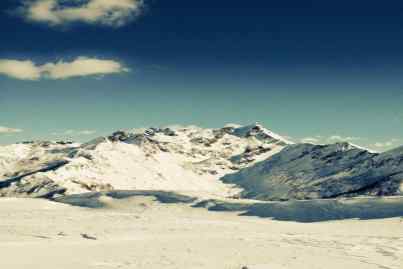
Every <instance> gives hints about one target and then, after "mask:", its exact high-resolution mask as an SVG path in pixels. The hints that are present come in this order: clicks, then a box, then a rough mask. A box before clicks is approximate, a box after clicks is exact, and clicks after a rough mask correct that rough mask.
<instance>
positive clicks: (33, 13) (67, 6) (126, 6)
mask: <svg viewBox="0 0 403 269" xmlns="http://www.w3.org/2000/svg"><path fill="white" fill-rule="evenodd" d="M143 7H144V1H143V0H88V1H82V0H30V1H23V5H22V7H21V8H19V10H18V13H19V14H20V15H21V16H22V17H23V18H24V19H26V20H27V21H32V22H40V23H45V24H48V25H50V26H60V25H66V24H71V23H76V22H79V23H87V24H93V25H95V24H99V25H105V26H112V27H119V26H123V25H125V24H127V23H128V22H130V21H132V20H133V19H135V18H137V17H138V16H140V15H141V14H142V11H143Z"/></svg>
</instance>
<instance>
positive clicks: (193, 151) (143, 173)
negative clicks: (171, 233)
mask: <svg viewBox="0 0 403 269" xmlns="http://www.w3.org/2000/svg"><path fill="white" fill-rule="evenodd" d="M288 144H291V142H290V141H287V140H286V139H284V138H282V137H281V136H279V135H277V134H274V133H273V132H271V131H269V130H267V129H265V128H264V127H262V126H261V125H259V124H252V125H249V126H237V125H227V126H225V127H223V128H220V129H203V128H199V127H194V126H189V127H180V126H177V127H170V128H149V129H142V130H132V131H128V132H124V131H118V132H115V133H114V134H112V135H111V136H109V137H100V138H97V139H95V140H92V141H90V142H88V143H85V144H82V145H77V144H65V143H27V144H16V145H10V146H5V147H0V181H1V179H3V180H4V179H8V178H9V177H15V176H20V177H21V179H20V178H18V182H16V183H12V184H11V185H10V186H9V187H8V188H7V191H4V190H3V191H1V189H0V195H2V193H3V195H7V196H10V195H12V193H16V192H17V193H18V190H19V189H21V188H22V187H23V189H24V192H25V190H27V188H29V191H30V194H35V193H37V192H39V189H36V186H37V185H38V184H39V183H38V184H36V183H35V184H34V186H33V185H32V182H45V183H46V184H47V185H46V184H42V185H41V184H39V185H40V186H39V187H41V188H43V185H45V186H46V187H47V186H49V184H48V183H49V182H52V183H55V184H57V185H59V186H61V187H63V188H65V192H66V194H73V193H83V192H88V191H105V190H113V189H126V190H169V191H182V192H195V193H197V194H198V195H201V194H204V195H213V196H214V195H218V196H221V197H222V196H226V197H227V196H232V195H236V194H237V193H239V192H240V191H241V190H240V189H239V188H236V187H235V186H233V185H231V184H224V183H222V182H221V181H220V180H219V179H220V178H221V177H222V176H224V175H226V174H228V173H231V172H234V171H237V170H239V169H242V168H244V167H248V166H250V165H252V164H254V163H256V162H258V161H262V160H265V159H267V158H268V157H270V156H272V155H273V154H275V153H278V152H279V151H280V150H282V149H283V148H284V147H285V146H286V145H288ZM60 160H64V161H66V163H67V164H65V165H62V166H61V167H57V168H56V169H54V168H53V166H54V162H55V161H60ZM51 165H53V166H51ZM47 167H49V170H47V169H46V168H47ZM39 170H40V171H39ZM35 171H39V172H35ZM25 175H26V176H25ZM51 187H52V188H50V189H49V192H50V193H53V192H54V188H53V187H54V186H53V185H51ZM46 190H47V189H46ZM40 192H41V195H46V191H43V190H41V191H40ZM31 196H35V195H31Z"/></svg>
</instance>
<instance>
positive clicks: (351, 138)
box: [327, 135, 362, 142]
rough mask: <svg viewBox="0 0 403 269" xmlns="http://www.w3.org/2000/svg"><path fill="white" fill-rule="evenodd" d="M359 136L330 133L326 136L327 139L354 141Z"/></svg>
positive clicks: (358, 138) (359, 138)
mask: <svg viewBox="0 0 403 269" xmlns="http://www.w3.org/2000/svg"><path fill="white" fill-rule="evenodd" d="M361 139H362V138H361V137H356V136H341V135H332V136H330V137H328V138H327V140H329V141H347V142H350V141H356V140H361Z"/></svg>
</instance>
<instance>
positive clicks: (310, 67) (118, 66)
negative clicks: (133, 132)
mask: <svg viewBox="0 0 403 269" xmlns="http://www.w3.org/2000/svg"><path fill="white" fill-rule="evenodd" d="M0 35H1V36H0V144H7V143H14V142H18V141H24V140H42V139H44V140H58V139H73V140H77V141H86V140H89V139H91V138H93V137H96V136H100V135H106V134H108V133H111V132H113V131H115V130H118V129H128V128H139V127H149V126H166V125H171V124H182V125H190V124H191V125H199V126H202V127H213V128H216V127H222V126H224V125H225V124H226V123H239V124H250V123H254V122H259V123H261V124H262V125H264V126H265V127H266V128H268V129H270V130H272V131H274V132H276V133H279V134H281V135H283V136H286V137H289V139H291V140H293V141H295V142H311V143H334V142H337V141H341V140H343V141H348V142H351V143H354V144H358V145H361V146H364V147H368V148H370V149H374V150H378V151H384V150H388V149H391V148H394V147H397V146H399V145H402V144H403V105H402V104H403V2H402V1H393V0H391V1H387V2H381V1H369V0H367V1H361V0H356V1H345V0H340V1H323V0H321V1H316V0H313V1H305V0H298V1H297V0H284V1H270V0H265V1H263V0H254V1H244V0H204V1H188V0H170V1H163V0H144V1H140V0H87V1H83V0H63V1H62V0H34V1H25V0H24V1H23V0H2V1H1V3H0Z"/></svg>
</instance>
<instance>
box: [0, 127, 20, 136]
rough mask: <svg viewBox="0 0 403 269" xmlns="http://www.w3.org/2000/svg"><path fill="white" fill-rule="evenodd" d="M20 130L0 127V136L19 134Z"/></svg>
mask: <svg viewBox="0 0 403 269" xmlns="http://www.w3.org/2000/svg"><path fill="white" fill-rule="evenodd" d="M21 132H22V130H21V129H15V128H10V127H5V126H0V134H13V133H21Z"/></svg>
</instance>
